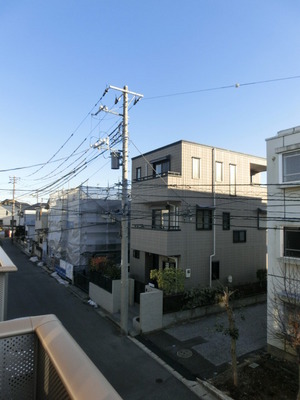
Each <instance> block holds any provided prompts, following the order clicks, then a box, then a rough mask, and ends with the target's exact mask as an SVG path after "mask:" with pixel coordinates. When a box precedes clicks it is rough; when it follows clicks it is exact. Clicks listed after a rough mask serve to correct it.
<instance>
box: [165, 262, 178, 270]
mask: <svg viewBox="0 0 300 400" xmlns="http://www.w3.org/2000/svg"><path fill="white" fill-rule="evenodd" d="M162 267H163V269H165V268H176V263H175V261H163V263H162Z"/></svg>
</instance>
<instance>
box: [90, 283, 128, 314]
mask: <svg viewBox="0 0 300 400" xmlns="http://www.w3.org/2000/svg"><path fill="white" fill-rule="evenodd" d="M89 297H90V299H91V300H93V301H94V302H95V303H97V304H98V305H99V306H100V307H102V308H104V310H106V311H108V312H109V313H111V314H115V313H117V312H119V311H120V308H121V280H119V279H118V280H113V281H112V293H110V292H108V291H106V290H105V289H102V288H101V287H99V286H97V285H95V284H94V283H92V282H90V284H89ZM128 304H129V305H133V304H134V279H128Z"/></svg>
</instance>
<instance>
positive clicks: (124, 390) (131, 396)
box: [2, 239, 199, 400]
mask: <svg viewBox="0 0 300 400" xmlns="http://www.w3.org/2000/svg"><path fill="white" fill-rule="evenodd" d="M2 245H3V249H4V251H5V252H6V253H7V254H8V256H9V257H10V258H11V260H12V261H13V262H14V263H15V265H16V266H17V267H18V272H16V273H11V274H10V275H9V285H8V288H9V289H8V310H7V319H14V318H19V317H24V316H34V315H42V314H55V315H56V316H57V318H58V319H59V320H60V321H61V322H62V324H63V325H64V326H65V328H66V329H67V330H68V331H69V332H70V334H71V335H72V336H73V338H74V339H75V340H76V341H77V343H78V344H79V345H80V346H81V347H82V349H83V350H84V351H85V352H86V354H87V355H88V356H89V357H90V358H91V360H92V361H93V362H94V364H95V365H96V366H97V367H98V368H99V370H100V371H101V372H102V373H103V374H104V375H105V377H106V378H107V379H108V380H109V382H110V383H111V384H112V385H113V386H114V388H115V389H116V390H117V391H118V393H119V394H120V395H121V396H122V397H123V398H124V399H126V400H138V399H156V400H160V399H162V400H166V399H172V400H174V399H180V400H183V399H197V398H199V397H197V396H196V395H195V394H194V393H193V392H191V391H190V390H189V389H188V388H187V387H186V386H185V385H184V384H182V383H181V382H180V381H179V380H177V379H176V378H175V377H174V376H173V375H172V374H171V373H170V372H168V371H167V370H166V369H165V368H163V367H162V366H161V365H160V364H158V363H157V362H156V361H155V360H153V359H152V358H151V357H150V356H149V355H148V354H146V353H145V352H143V351H142V350H141V349H140V348H139V347H137V346H136V345H135V344H134V343H133V342H132V341H131V340H130V339H128V338H127V337H126V336H123V335H121V334H120V332H119V330H118V328H117V327H116V326H115V325H114V324H113V323H112V322H111V321H109V320H107V319H106V318H104V317H101V316H100V315H99V313H97V312H96V310H95V309H94V308H93V307H91V306H90V305H88V304H86V303H85V302H83V301H81V300H80V299H79V298H78V297H77V296H75V295H74V294H72V293H71V291H69V290H68V288H67V287H66V286H64V285H61V284H59V283H58V282H57V281H56V280H55V279H53V278H52V277H51V276H50V275H49V274H48V273H47V272H46V271H45V270H44V269H43V268H41V267H38V266H37V265H36V264H34V263H32V262H31V261H29V259H28V257H27V256H26V255H25V254H23V253H22V252H21V250H20V249H19V248H18V247H17V246H15V245H13V244H12V243H11V240H9V239H7V240H3V242H2Z"/></svg>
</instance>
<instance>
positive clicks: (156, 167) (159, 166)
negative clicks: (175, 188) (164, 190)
mask: <svg viewBox="0 0 300 400" xmlns="http://www.w3.org/2000/svg"><path fill="white" fill-rule="evenodd" d="M152 168H153V176H159V175H164V174H167V173H168V172H169V170H170V160H169V159H168V158H165V159H162V160H157V161H152Z"/></svg>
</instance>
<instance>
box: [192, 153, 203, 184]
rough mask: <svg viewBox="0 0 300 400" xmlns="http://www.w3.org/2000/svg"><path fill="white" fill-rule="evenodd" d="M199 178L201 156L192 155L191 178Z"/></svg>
mask: <svg viewBox="0 0 300 400" xmlns="http://www.w3.org/2000/svg"><path fill="white" fill-rule="evenodd" d="M196 162H197V165H196ZM200 178H201V158H199V157H192V179H200Z"/></svg>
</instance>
